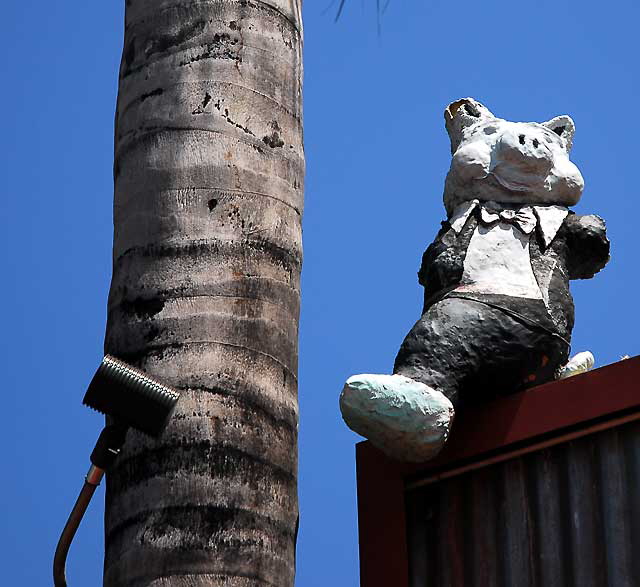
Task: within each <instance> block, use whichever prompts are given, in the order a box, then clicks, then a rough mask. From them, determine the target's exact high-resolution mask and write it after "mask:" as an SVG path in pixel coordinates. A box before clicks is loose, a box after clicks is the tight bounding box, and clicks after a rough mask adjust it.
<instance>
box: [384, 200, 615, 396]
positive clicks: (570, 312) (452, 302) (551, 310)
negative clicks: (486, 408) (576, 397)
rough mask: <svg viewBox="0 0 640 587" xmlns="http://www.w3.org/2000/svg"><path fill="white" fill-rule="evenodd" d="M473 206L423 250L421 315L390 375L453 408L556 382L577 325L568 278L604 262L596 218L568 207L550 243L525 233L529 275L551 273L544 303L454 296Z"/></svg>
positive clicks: (586, 274)
mask: <svg viewBox="0 0 640 587" xmlns="http://www.w3.org/2000/svg"><path fill="white" fill-rule="evenodd" d="M478 214H479V211H478V210H476V211H475V213H473V214H472V215H471V216H470V217H469V218H468V220H467V222H466V224H465V225H464V227H463V228H462V230H460V232H459V233H456V231H454V230H453V229H452V228H451V225H450V224H449V222H448V221H445V222H443V223H442V229H441V230H440V232H439V233H438V235H437V237H436V239H435V241H434V242H433V243H432V244H431V245H430V246H429V248H428V249H427V250H426V251H425V253H424V255H423V258H422V266H421V268H420V271H419V273H418V277H419V281H420V283H421V284H422V285H423V286H424V287H425V302H424V307H423V314H422V317H421V318H420V320H418V322H417V323H416V324H415V326H414V327H413V328H412V330H411V331H410V332H409V334H408V335H407V337H406V338H405V340H404V342H403V343H402V346H401V348H400V351H399V352H398V356H397V357H396V361H395V366H394V373H397V374H401V375H405V376H407V377H411V378H412V379H415V380H417V381H420V382H422V383H425V384H426V385H429V386H430V387H432V388H434V389H437V390H438V391H441V392H442V393H444V394H445V395H446V396H447V397H448V398H449V399H450V400H451V402H452V403H453V405H454V407H456V408H458V407H459V406H460V405H463V404H465V403H471V402H474V403H475V402H477V401H484V400H486V399H489V398H492V397H495V396H497V395H503V394H508V393H513V392H516V391H519V390H522V389H524V388H526V387H531V386H533V385H538V384H540V383H544V382H545V381H549V380H551V379H553V377H554V373H555V372H556V370H557V369H558V368H559V367H561V366H563V365H564V364H565V363H566V362H567V359H568V356H569V351H570V348H569V347H570V345H569V343H570V340H571V331H572V329H573V322H574V306H573V298H572V297H571V293H570V292H569V280H570V279H587V278H590V277H592V276H593V275H594V274H595V273H597V272H598V271H599V270H600V269H602V268H603V267H604V266H605V264H606V263H607V261H608V259H609V241H608V240H607V238H606V231H605V225H604V222H603V221H602V219H601V218H599V217H598V216H578V215H576V214H574V213H572V212H570V213H569V214H568V216H567V217H566V218H565V219H564V222H563V224H562V226H561V227H560V229H559V230H558V232H557V233H556V235H555V237H554V238H553V240H552V241H551V242H550V243H549V245H548V246H547V247H545V245H544V240H543V238H542V237H541V235H540V234H539V232H538V230H534V232H532V233H531V235H530V241H529V251H530V261H531V265H532V269H533V273H534V276H535V277H536V280H538V284H539V285H540V286H541V288H542V283H541V281H542V276H543V275H549V274H550V275H551V279H550V282H549V286H548V300H547V302H546V303H545V302H543V301H542V300H535V299H528V298H520V297H511V296H506V295H493V294H480V293H469V292H465V293H459V292H457V291H456V287H457V286H458V285H459V284H460V282H461V279H462V276H463V269H464V259H465V256H466V253H467V249H468V247H469V243H470V241H471V237H472V235H473V233H474V231H475V229H476V227H477V225H478V221H479V220H478Z"/></svg>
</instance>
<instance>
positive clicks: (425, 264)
mask: <svg viewBox="0 0 640 587" xmlns="http://www.w3.org/2000/svg"><path fill="white" fill-rule="evenodd" d="M472 223H475V221H474V220H470V221H469V222H468V223H467V226H465V229H464V230H463V231H462V232H461V233H460V234H458V233H456V231H454V230H453V229H452V228H451V225H450V224H449V222H446V221H445V222H443V223H442V228H441V229H440V232H439V233H438V235H437V236H436V238H435V240H434V241H433V242H432V243H431V244H430V245H429V247H428V248H427V250H426V251H425V252H424V254H423V255H422V265H421V266H420V271H418V281H419V282H420V285H422V286H423V287H424V288H425V293H424V295H425V302H426V301H428V300H430V299H432V298H433V297H434V296H437V294H438V293H440V292H442V291H444V290H447V289H450V288H452V287H454V286H456V285H457V284H458V283H460V280H461V279H462V273H463V270H464V258H465V255H466V253H467V246H468V245H469V236H470V229H471V231H472V227H471V226H469V225H471V224H472Z"/></svg>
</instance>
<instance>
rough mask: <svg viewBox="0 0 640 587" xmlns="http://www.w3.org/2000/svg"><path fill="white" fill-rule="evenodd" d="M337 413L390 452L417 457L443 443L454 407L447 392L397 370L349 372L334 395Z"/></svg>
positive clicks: (430, 453) (431, 452)
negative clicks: (337, 400)
mask: <svg viewBox="0 0 640 587" xmlns="http://www.w3.org/2000/svg"><path fill="white" fill-rule="evenodd" d="M340 411H341V412H342V418H343V419H344V421H345V423H346V424H347V426H349V428H351V430H353V431H354V432H357V433H358V434H361V435H362V436H364V437H366V438H368V439H369V440H370V441H371V443H372V444H373V445H375V446H376V447H378V448H379V449H380V450H382V451H383V452H384V453H386V454H387V455H389V456H390V457H392V458H394V459H397V460H400V461H415V462H422V461H426V460H428V459H431V458H433V457H435V456H436V455H437V454H438V453H439V452H440V450H442V447H443V446H444V443H445V442H446V440H447V438H448V436H449V430H450V429H451V424H452V422H453V416H454V409H453V405H452V404H451V402H450V401H449V400H448V399H447V397H446V396H445V395H444V394H442V393H440V392H439V391H436V390H435V389H432V388H431V387H429V386H427V385H425V384H424V383H419V382H418V381H414V380H413V379H410V378H409V377H404V376H403V375H369V374H364V375H354V376H352V377H349V379H347V382H346V383H345V386H344V389H343V390H342V393H341V394H340Z"/></svg>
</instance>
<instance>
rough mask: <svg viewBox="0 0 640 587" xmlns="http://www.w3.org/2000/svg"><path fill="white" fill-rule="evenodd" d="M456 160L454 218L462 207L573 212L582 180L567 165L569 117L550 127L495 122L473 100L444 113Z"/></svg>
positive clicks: (449, 197)
mask: <svg viewBox="0 0 640 587" xmlns="http://www.w3.org/2000/svg"><path fill="white" fill-rule="evenodd" d="M445 120H446V123H447V130H448V131H449V136H450V137H451V149H452V153H453V158H452V160H451V168H450V169H449V173H448V174H447V179H446V182H445V191H444V203H445V207H446V208H447V211H448V212H449V213H451V212H452V211H453V209H454V208H455V207H456V206H457V205H458V204H460V203H461V202H464V201H468V200H473V199H478V200H493V201H496V202H505V203H514V204H518V203H522V204H535V205H549V204H559V205H563V206H572V205H574V204H576V203H577V202H578V200H579V199H580V196H581V194H582V189H583V188H584V180H583V179H582V175H581V174H580V171H579V170H578V168H577V167H576V166H575V165H574V164H573V163H572V162H571V161H570V160H569V151H570V149H571V142H572V139H573V133H574V128H575V126H574V124H573V121H572V120H571V118H569V117H568V116H559V117H557V118H554V119H552V120H550V121H548V122H545V123H541V124H538V123H537V122H509V121H507V120H503V119H501V118H496V117H495V116H494V115H493V114H491V112H489V110H487V109H486V108H485V107H484V106H482V104H480V103H478V102H476V101H475V100H473V99H471V98H467V99H465V100H459V101H458V102H454V103H453V104H451V105H450V106H449V107H448V108H447V110H446V111H445Z"/></svg>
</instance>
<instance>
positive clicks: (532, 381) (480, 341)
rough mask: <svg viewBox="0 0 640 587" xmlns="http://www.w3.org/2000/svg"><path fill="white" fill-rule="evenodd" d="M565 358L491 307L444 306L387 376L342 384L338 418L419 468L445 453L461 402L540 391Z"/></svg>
mask: <svg viewBox="0 0 640 587" xmlns="http://www.w3.org/2000/svg"><path fill="white" fill-rule="evenodd" d="M567 351H568V349H567V346H566V344H565V343H563V342H562V341H561V340H560V339H559V338H557V337H554V336H552V335H549V334H548V333H547V332H545V331H544V330H541V329H536V328H531V327H530V325H527V324H526V323H524V322H522V321H520V320H517V319H515V318H514V317H513V316H511V315H509V314H507V313H506V312H504V311H502V310H499V309H497V308H495V307H491V306H489V305H487V304H483V303H481V302H477V301H472V300H466V299H459V298H449V299H445V300H442V301H440V302H438V303H436V304H434V305H433V306H431V307H430V308H429V309H428V310H427V312H426V313H425V314H424V315H423V316H422V317H421V318H420V320H418V322H416V324H415V325H414V327H413V328H412V329H411V331H410V332H409V334H408V335H407V337H406V338H405V340H404V342H403V343H402V346H401V347H400V351H399V352H398V356H397V357H396V361H395V366H394V374H393V375H374V374H363V375H355V376H353V377H350V378H349V379H348V380H347V382H346V384H345V386H344V389H343V391H342V394H341V396H340V408H341V410H342V416H343V418H344V420H345V422H346V423H347V425H348V426H349V427H350V428H351V429H352V430H354V431H355V432H358V433H359V434H362V435H363V436H365V437H366V438H368V439H369V440H371V442H372V443H373V444H375V445H376V446H377V447H379V448H380V449H381V450H383V451H384V452H385V453H387V454H388V455H390V456H392V457H394V458H398V459H400V460H412V461H424V460H427V459H429V458H433V457H434V456H435V455H436V454H437V453H438V452H439V451H440V450H441V449H442V447H443V446H444V444H445V442H446V440H447V438H448V436H449V431H450V428H451V426H452V423H453V417H454V410H457V409H458V408H459V407H460V406H461V404H462V403H463V402H465V403H467V402H469V403H472V402H475V401H485V400H487V399H490V398H492V397H495V396H498V395H501V394H504V393H513V392H515V391H518V390H520V389H523V388H525V387H530V386H532V385H536V384H538V383H544V382H545V381H548V380H550V379H552V378H553V374H554V372H555V369H556V368H557V367H558V366H559V365H561V364H564V362H566V359H567ZM497 382H501V383H502V385H501V386H499V387H498V383H497Z"/></svg>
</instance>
